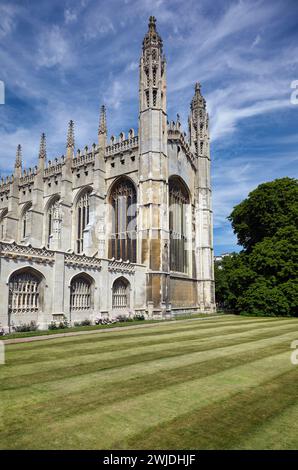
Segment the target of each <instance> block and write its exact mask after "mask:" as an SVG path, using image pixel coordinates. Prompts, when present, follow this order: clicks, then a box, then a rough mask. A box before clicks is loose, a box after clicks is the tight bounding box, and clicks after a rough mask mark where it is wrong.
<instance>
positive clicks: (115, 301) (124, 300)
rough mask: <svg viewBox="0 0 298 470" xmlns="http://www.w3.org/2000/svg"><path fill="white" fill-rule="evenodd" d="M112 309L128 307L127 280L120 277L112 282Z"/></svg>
mask: <svg viewBox="0 0 298 470" xmlns="http://www.w3.org/2000/svg"><path fill="white" fill-rule="evenodd" d="M112 305H113V309H121V308H122V309H125V308H128V307H129V282H128V281H127V280H126V279H124V277H120V278H119V279H116V281H115V282H114V284H113V298H112Z"/></svg>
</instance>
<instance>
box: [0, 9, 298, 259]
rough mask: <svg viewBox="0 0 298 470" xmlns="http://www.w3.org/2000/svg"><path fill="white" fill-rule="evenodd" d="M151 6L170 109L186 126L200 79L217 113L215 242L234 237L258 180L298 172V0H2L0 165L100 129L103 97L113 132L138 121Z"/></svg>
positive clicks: (231, 243)
mask: <svg viewBox="0 0 298 470" xmlns="http://www.w3.org/2000/svg"><path fill="white" fill-rule="evenodd" d="M149 15H155V16H156V17H157V28H158V31H159V33H160V34H161V36H162V38H163V40H164V50H165V53H166V57H167V78H168V116H169V119H174V118H175V117H176V113H177V112H178V113H179V114H180V116H181V120H182V123H183V125H184V127H185V129H186V123H187V115H188V112H189V103H190V100H191V98H192V95H193V85H194V83H195V82H196V81H200V82H201V83H202V91H203V94H204V95H205V97H206V99H207V105H208V109H209V113H210V121H211V139H212V145H211V150H212V175H213V190H214V193H213V208H214V244H215V253H216V254H220V253H222V252H225V251H232V250H235V249H239V247H237V245H236V240H235V237H234V235H233V233H232V231H231V228H230V224H229V222H228V221H227V220H226V217H227V216H228V215H229V214H230V212H231V210H232V208H233V206H234V205H235V204H237V203H238V202H240V201H241V200H242V199H243V198H245V197H246V196H247V194H248V193H249V191H250V190H252V189H253V188H255V187H256V186H257V185H258V184H259V183H262V182H265V181H270V180H273V179H274V178H279V177H283V176H291V177H293V176H295V177H297V173H298V172H297V155H298V150H297V147H298V126H297V124H298V119H297V117H298V105H297V104H296V105H295V104H292V103H291V101H290V96H291V92H292V90H291V88H290V86H291V82H292V81H294V80H298V2H297V0H282V1H278V0H275V1H272V0H265V1H262V0H246V1H244V0H242V1H236V0H230V1H223V0H217V1H216V0H215V1H212V2H210V1H209V0H200V1H198V0H184V1H183V2H182V1H181V0H138V1H137V0H109V1H102V0H72V1H67V0H51V1H49V0H47V1H45V0H30V1H28V0H27V1H26V0H25V1H24V0H23V1H6V0H0V80H3V81H4V82H5V86H6V104H5V105H1V106H0V172H1V174H2V175H6V174H8V173H11V170H12V168H13V164H14V158H15V150H16V145H17V144H18V143H21V144H22V146H23V160H24V162H25V165H26V166H30V165H34V164H35V162H36V158H37V154H38V146H39V138H40V134H41V132H45V133H46V135H47V144H48V157H49V158H50V159H53V158H55V157H57V156H60V155H61V154H62V153H64V150H65V140H66V129H67V122H68V121H69V120H70V119H73V120H74V121H75V135H76V146H77V147H78V148H81V149H82V148H83V147H84V146H85V145H86V144H88V145H91V144H92V143H93V142H94V141H96V137H97V126H98V109H99V105H100V104H101V103H105V104H106V106H107V110H108V129H109V134H110V135H111V134H115V135H118V134H119V133H120V131H122V130H124V131H126V132H127V131H128V129H129V128H130V127H134V128H135V129H137V116H138V60H139V57H140V50H141V42H142V39H143V36H144V34H145V32H146V30H147V23H148V17H149Z"/></svg>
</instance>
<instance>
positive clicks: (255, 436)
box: [235, 377, 298, 450]
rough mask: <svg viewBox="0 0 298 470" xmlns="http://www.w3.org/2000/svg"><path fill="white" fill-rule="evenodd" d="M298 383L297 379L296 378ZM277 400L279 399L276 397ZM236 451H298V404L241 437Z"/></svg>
mask: <svg viewBox="0 0 298 470" xmlns="http://www.w3.org/2000/svg"><path fill="white" fill-rule="evenodd" d="M295 380H296V383H297V377H296V378H295ZM276 398H277V397H276ZM235 448H236V449H238V448H239V449H265V450H269V449H272V450H278V449H292V450H297V449H298V403H297V396H296V403H292V404H291V405H289V406H288V407H287V408H286V409H284V410H282V411H281V412H279V413H277V414H276V416H274V415H272V416H271V417H270V419H267V420H266V421H265V422H264V423H260V424H259V425H258V426H257V427H256V429H255V430H254V431H253V432H250V433H249V434H248V435H247V436H245V435H241V436H239V442H238V443H237V444H236V445H235Z"/></svg>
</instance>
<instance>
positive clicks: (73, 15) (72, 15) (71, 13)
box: [64, 8, 78, 24]
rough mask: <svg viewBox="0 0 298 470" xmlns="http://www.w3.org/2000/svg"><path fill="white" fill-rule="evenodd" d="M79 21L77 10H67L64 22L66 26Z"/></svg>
mask: <svg viewBox="0 0 298 470" xmlns="http://www.w3.org/2000/svg"><path fill="white" fill-rule="evenodd" d="M77 19H78V15H77V12H76V11H75V10H71V9H70V8H66V9H65V10H64V21H65V23H66V24H69V23H74V22H75V21H77Z"/></svg>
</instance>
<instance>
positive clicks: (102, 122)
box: [98, 105, 107, 134]
mask: <svg viewBox="0 0 298 470" xmlns="http://www.w3.org/2000/svg"><path fill="white" fill-rule="evenodd" d="M106 133H107V116H106V108H105V106H104V105H102V106H101V108H100V115H99V127H98V134H106Z"/></svg>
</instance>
